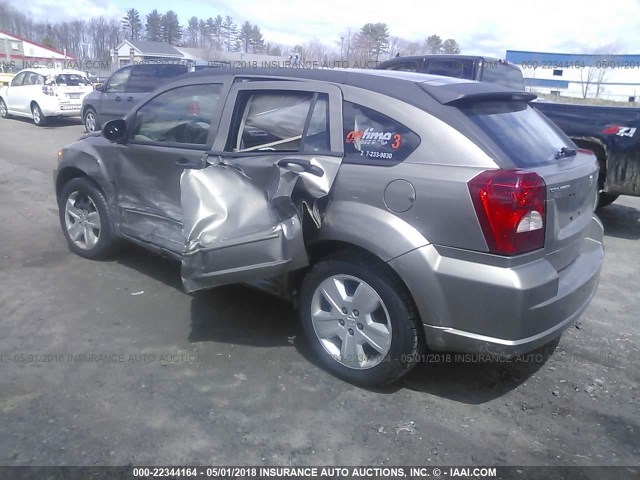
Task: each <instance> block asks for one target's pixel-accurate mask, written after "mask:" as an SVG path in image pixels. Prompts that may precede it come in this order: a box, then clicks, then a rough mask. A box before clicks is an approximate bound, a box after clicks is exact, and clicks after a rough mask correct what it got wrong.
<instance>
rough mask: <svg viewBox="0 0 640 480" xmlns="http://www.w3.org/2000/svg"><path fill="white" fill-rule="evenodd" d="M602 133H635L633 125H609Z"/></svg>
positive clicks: (622, 134) (623, 134)
mask: <svg viewBox="0 0 640 480" xmlns="http://www.w3.org/2000/svg"><path fill="white" fill-rule="evenodd" d="M602 133H604V134H606V135H616V136H618V137H633V135H634V134H635V133H636V128H635V127H622V126H620V125H610V126H608V127H607V128H605V129H604V130H602Z"/></svg>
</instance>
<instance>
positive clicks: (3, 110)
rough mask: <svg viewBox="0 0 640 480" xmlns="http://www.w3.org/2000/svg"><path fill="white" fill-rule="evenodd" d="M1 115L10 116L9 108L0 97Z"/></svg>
mask: <svg viewBox="0 0 640 480" xmlns="http://www.w3.org/2000/svg"><path fill="white" fill-rule="evenodd" d="M0 117H2V118H9V109H8V108H7V104H6V103H4V100H3V99H2V98H0Z"/></svg>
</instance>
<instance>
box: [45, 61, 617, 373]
mask: <svg viewBox="0 0 640 480" xmlns="http://www.w3.org/2000/svg"><path fill="white" fill-rule="evenodd" d="M533 98H534V96H533V95H531V94H529V93H525V92H518V91H515V90H511V89H509V88H506V87H502V86H500V85H493V84H486V83H485V84H481V83H477V82H473V81H465V80H458V79H453V78H445V77H434V76H428V75H420V74H412V73H406V72H390V71H357V70H351V71H349V70H346V71H345V70H333V71H330V70H302V69H293V70H284V69H278V70H267V69H257V70H233V69H213V70H206V71H202V72H196V73H192V74H189V75H186V76H183V77H181V78H180V79H178V80H176V81H174V82H173V83H172V84H169V85H166V86H163V87H162V88H161V89H159V90H156V91H155V92H154V93H153V94H151V95H150V96H149V98H148V99H147V100H146V101H145V102H144V103H142V104H140V105H138V106H137V107H135V108H134V109H133V110H132V111H131V112H129V113H128V114H127V116H126V117H125V118H124V119H117V120H112V121H109V122H107V123H106V124H105V125H104V127H103V129H102V132H96V133H93V134H89V135H87V136H86V137H85V138H83V139H81V140H80V141H78V142H76V143H74V144H72V145H69V146H67V147H66V148H64V149H63V150H62V151H61V152H60V153H59V165H58V168H57V170H56V173H55V188H56V194H57V198H58V202H59V211H60V222H61V225H62V230H63V232H64V234H65V236H66V238H67V241H68V243H69V246H70V248H71V250H73V251H74V252H75V253H77V254H78V255H81V256H83V257H87V258H101V257H104V256H106V255H110V254H112V253H113V252H114V250H115V248H116V247H117V246H118V245H119V244H120V242H121V241H122V240H126V241H129V242H133V243H136V244H138V245H141V246H143V247H145V248H147V249H150V250H153V251H156V252H158V253H161V254H163V255H166V256H169V257H172V258H175V259H176V260H178V261H179V262H181V264H182V280H183V285H184V288H185V290H186V291H187V292H193V291H195V290H199V289H204V288H211V287H216V286H219V285H224V284H229V283H237V282H249V283H252V284H254V285H257V286H259V287H261V288H264V289H267V290H269V291H271V292H274V293H277V294H278V295H281V296H283V297H286V298H289V299H291V300H292V301H293V302H294V303H295V304H296V305H297V307H298V309H299V312H300V318H301V321H302V323H303V325H304V329H305V332H306V334H307V336H308V338H309V340H310V343H311V345H312V347H313V348H314V350H315V352H316V353H317V355H318V356H319V358H320V359H321V360H322V361H323V362H324V364H325V365H326V366H327V367H328V368H329V369H330V370H331V371H333V372H334V373H335V374H337V375H339V376H340V377H342V378H345V379H347V380H349V381H352V382H356V383H360V384H366V385H379V384H384V383H389V382H392V381H394V380H396V379H398V378H400V377H401V376H402V375H403V374H405V373H406V372H408V371H409V370H410V369H411V368H412V367H413V366H414V365H415V363H416V362H417V361H418V360H419V358H420V353H421V352H422V351H423V349H424V348H430V349H432V350H449V351H461V352H492V353H498V354H506V355H515V354H519V353H523V352H527V351H530V350H533V349H535V348H537V347H540V346H542V345H544V344H546V343H548V342H551V341H552V340H554V339H556V338H557V337H558V336H560V334H561V333H562V332H563V331H564V329H565V328H566V327H567V326H569V325H570V324H571V322H573V321H574V320H575V319H576V318H577V317H578V316H579V315H580V314H581V313H582V311H583V310H584V309H585V308H586V307H587V306H588V304H589V302H590V300H591V298H592V296H593V295H594V292H595V291H596V288H597V285H598V278H599V273H600V267H601V264H602V260H603V255H604V250H603V246H602V234H603V231H602V226H601V224H600V222H599V221H598V219H597V217H595V216H594V214H593V210H594V205H595V203H596V199H597V177H598V164H597V161H596V159H595V157H594V156H593V155H592V154H591V153H590V152H588V151H583V150H579V149H577V148H576V146H575V145H574V144H573V143H572V142H571V140H570V139H568V138H567V137H566V136H565V135H564V134H563V133H562V132H561V131H560V130H558V129H557V128H556V127H555V126H554V125H553V124H552V123H551V122H549V121H548V120H547V119H546V118H545V117H544V116H543V115H541V114H540V113H539V112H538V111H536V110H535V109H533V108H532V107H531V106H530V105H529V101H530V100H532V99H533Z"/></svg>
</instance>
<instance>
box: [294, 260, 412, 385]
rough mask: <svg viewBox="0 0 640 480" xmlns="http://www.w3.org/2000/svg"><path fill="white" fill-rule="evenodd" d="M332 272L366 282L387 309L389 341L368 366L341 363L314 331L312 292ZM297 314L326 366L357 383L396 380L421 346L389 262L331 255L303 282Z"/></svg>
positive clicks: (402, 289)
mask: <svg viewBox="0 0 640 480" xmlns="http://www.w3.org/2000/svg"><path fill="white" fill-rule="evenodd" d="M333 275H349V276H352V277H356V278H357V279H359V280H362V281H364V282H366V284H368V286H370V287H371V288H373V290H375V293H377V294H378V296H379V297H380V299H381V300H382V302H383V303H384V306H385V307H386V309H387V312H388V314H389V320H390V324H391V344H390V347H389V350H388V353H387V354H386V356H385V357H384V359H383V360H382V361H381V362H380V363H378V364H377V365H375V366H372V367H371V368H367V369H353V368H350V367H348V366H345V365H343V364H342V363H340V362H339V361H338V360H337V359H336V358H334V356H332V355H331V354H330V353H329V352H328V351H327V350H325V348H324V346H323V345H322V343H321V342H320V339H319V338H318V335H317V334H316V332H315V329H314V326H313V322H312V316H311V309H312V299H313V295H314V292H315V291H316V289H317V288H318V287H319V286H320V284H321V283H322V282H323V281H324V280H326V279H327V278H329V277H331V276H333ZM299 315H300V319H301V321H302V324H303V328H304V331H305V334H306V336H307V339H308V340H309V343H310V345H311V348H312V349H313V351H314V353H315V354H316V356H317V357H318V358H319V360H320V361H321V362H322V364H323V365H324V366H325V367H326V369H327V370H329V371H331V372H332V373H334V374H335V375H336V376H337V377H340V378H342V379H344V380H346V381H348V382H350V383H354V384H357V385H362V386H368V387H377V386H383V385H387V384H389V383H392V382H395V381H396V380H398V379H399V378H401V377H402V376H403V375H405V374H407V373H408V372H409V371H410V370H411V369H412V368H413V367H414V366H415V364H416V363H417V360H418V359H419V355H420V353H421V352H422V351H423V348H424V346H423V343H424V342H423V333H422V332H421V330H420V328H421V325H420V321H419V318H418V314H417V311H416V308H415V306H414V303H413V300H412V299H411V296H410V294H409V292H408V291H407V289H406V287H405V285H404V284H403V283H402V282H401V280H400V279H399V278H398V277H397V275H396V274H395V272H394V271H393V270H391V268H390V267H389V266H388V265H386V264H384V263H383V262H382V261H379V260H376V259H373V258H369V257H367V256H364V255H360V254H358V253H356V254H337V255H333V256H331V257H328V258H326V259H323V260H322V261H320V262H319V263H317V264H316V265H314V266H313V267H312V268H311V270H310V271H309V272H308V273H307V275H306V277H305V278H304V281H303V282H302V287H301V290H300V304H299ZM341 325H344V323H343V324H341ZM343 328H346V327H343Z"/></svg>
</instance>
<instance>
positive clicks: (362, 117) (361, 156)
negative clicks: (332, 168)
mask: <svg viewBox="0 0 640 480" xmlns="http://www.w3.org/2000/svg"><path fill="white" fill-rule="evenodd" d="M343 115H344V121H343V129H344V132H343V133H344V138H343V140H344V156H345V160H347V161H351V162H362V163H374V164H381V165H389V164H395V163H398V162H401V161H403V160H404V159H405V158H407V157H408V156H409V155H410V154H411V152H413V151H414V150H415V149H416V147H417V146H418V145H419V144H420V138H419V137H418V136H417V135H416V134H415V133H413V132H412V131H411V130H409V129H408V128H407V127H405V126H404V125H402V124H400V123H398V122H396V121H395V120H393V119H391V118H389V117H387V116H385V115H382V114H381V113H379V112H376V111H375V110H371V109H370V108H366V107H363V106H362V105H357V104H355V103H350V102H344V109H343Z"/></svg>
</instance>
